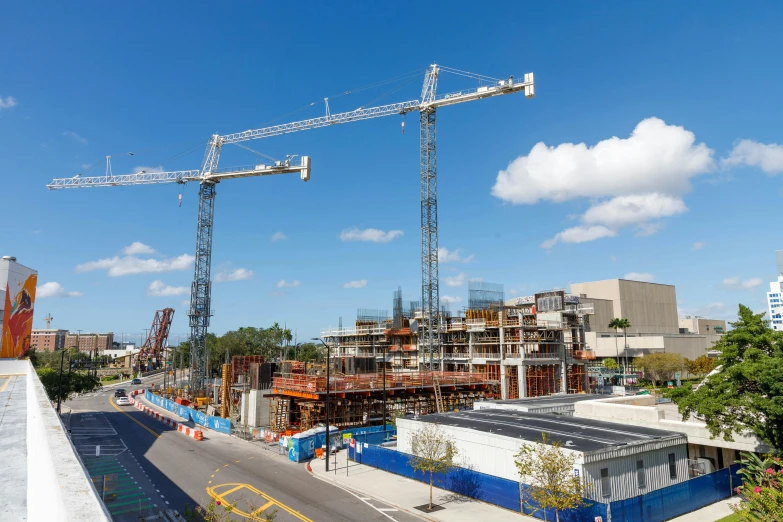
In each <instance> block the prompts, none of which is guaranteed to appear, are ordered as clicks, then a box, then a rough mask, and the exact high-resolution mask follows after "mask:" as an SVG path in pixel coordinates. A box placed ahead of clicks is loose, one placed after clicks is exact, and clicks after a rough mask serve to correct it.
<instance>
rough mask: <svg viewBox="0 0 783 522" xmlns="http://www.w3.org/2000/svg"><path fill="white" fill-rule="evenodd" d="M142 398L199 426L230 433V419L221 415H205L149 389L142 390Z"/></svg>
mask: <svg viewBox="0 0 783 522" xmlns="http://www.w3.org/2000/svg"><path fill="white" fill-rule="evenodd" d="M144 398H145V399H147V400H148V401H150V402H151V403H152V404H154V405H156V406H159V407H161V408H163V409H165V410H168V411H170V412H172V413H176V414H177V415H179V416H180V417H182V418H183V419H185V420H188V421H193V422H194V423H196V424H198V425H199V426H204V427H206V428H209V429H211V430H215V431H219V432H221V433H227V434H229V435H230V434H231V421H230V420H229V419H224V418H223V417H215V416H212V415H206V414H205V413H203V412H200V411H198V410H195V409H193V408H189V407H187V406H183V405H181V404H177V403H176V402H174V401H172V400H171V399H166V398H164V397H161V396H160V395H155V394H154V393H151V392H150V391H149V390H147V391H145V392H144Z"/></svg>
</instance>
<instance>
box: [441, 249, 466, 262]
mask: <svg viewBox="0 0 783 522" xmlns="http://www.w3.org/2000/svg"><path fill="white" fill-rule="evenodd" d="M471 261H473V254H471V255H469V256H467V257H462V255H461V254H460V249H459V248H458V249H456V250H451V251H449V249H448V248H443V247H441V248H439V249H438V263H470V262H471Z"/></svg>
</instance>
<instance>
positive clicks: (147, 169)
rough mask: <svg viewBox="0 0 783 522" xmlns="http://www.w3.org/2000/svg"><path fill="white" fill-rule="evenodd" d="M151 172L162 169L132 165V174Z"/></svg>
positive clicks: (161, 170)
mask: <svg viewBox="0 0 783 522" xmlns="http://www.w3.org/2000/svg"><path fill="white" fill-rule="evenodd" d="M153 172H163V169H162V168H160V167H147V166H145V165H139V166H138V167H133V174H142V173H144V174H152V173H153Z"/></svg>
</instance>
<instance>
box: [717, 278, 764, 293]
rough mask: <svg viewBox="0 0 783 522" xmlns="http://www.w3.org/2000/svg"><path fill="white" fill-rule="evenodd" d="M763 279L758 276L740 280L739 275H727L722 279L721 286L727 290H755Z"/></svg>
mask: <svg viewBox="0 0 783 522" xmlns="http://www.w3.org/2000/svg"><path fill="white" fill-rule="evenodd" d="M761 283H763V281H762V280H761V278H760V277H752V278H750V279H745V280H742V279H740V278H739V277H727V278H726V279H724V280H723V288H725V289H727V290H751V291H752V290H755V289H756V288H757V287H759V286H761Z"/></svg>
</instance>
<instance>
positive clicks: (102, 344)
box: [65, 332, 114, 354]
mask: <svg viewBox="0 0 783 522" xmlns="http://www.w3.org/2000/svg"><path fill="white" fill-rule="evenodd" d="M113 343H114V333H112V332H108V333H68V334H67V335H66V336H65V347H66V348H78V350H79V351H80V352H85V353H88V352H93V353H98V354H100V353H102V352H103V351H104V350H110V349H111V348H112V345H113ZM96 350H97V351H96Z"/></svg>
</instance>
